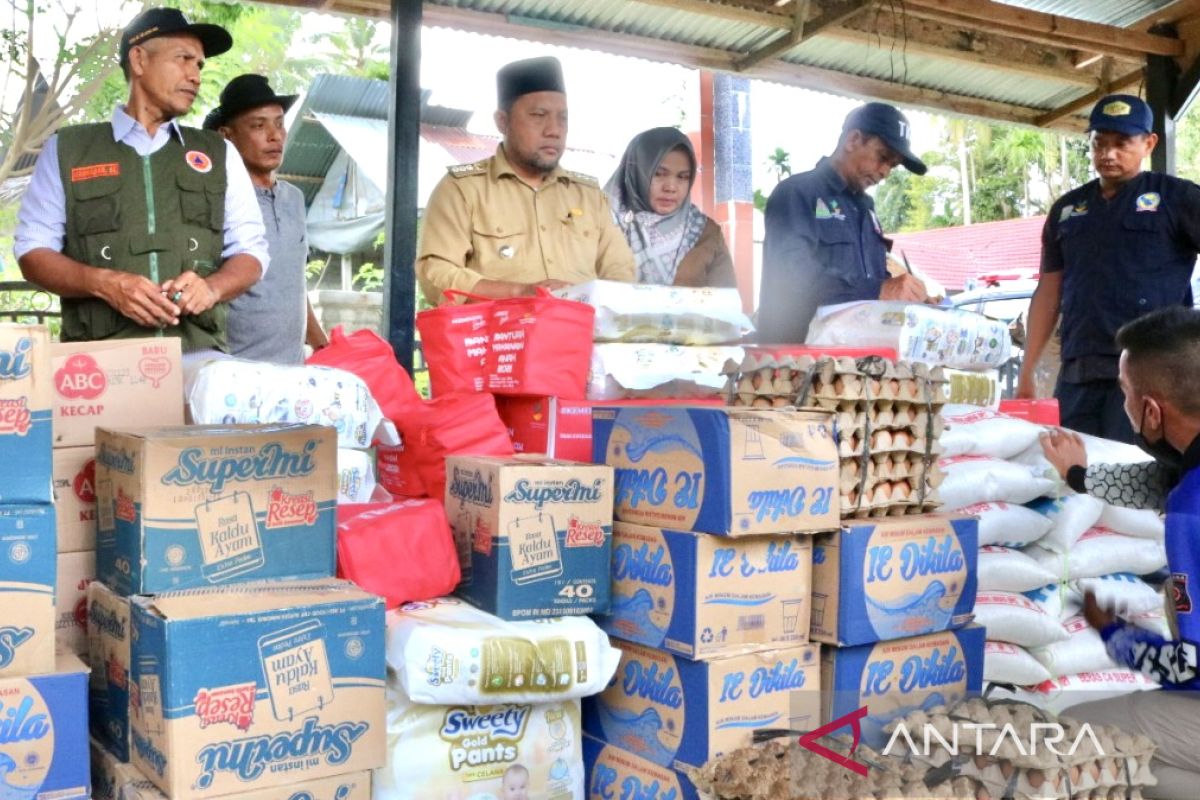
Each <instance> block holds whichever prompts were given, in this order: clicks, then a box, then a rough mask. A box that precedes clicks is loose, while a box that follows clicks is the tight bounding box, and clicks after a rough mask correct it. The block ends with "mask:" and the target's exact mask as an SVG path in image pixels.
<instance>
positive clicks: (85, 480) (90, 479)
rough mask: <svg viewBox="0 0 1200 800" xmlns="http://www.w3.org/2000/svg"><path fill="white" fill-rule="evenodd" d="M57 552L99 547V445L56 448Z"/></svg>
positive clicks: (55, 508) (55, 503) (55, 507)
mask: <svg viewBox="0 0 1200 800" xmlns="http://www.w3.org/2000/svg"><path fill="white" fill-rule="evenodd" d="M54 510H55V512H56V513H57V515H58V553H59V555H62V554H63V553H80V552H83V551H84V550H92V551H95V549H96V447H95V445H88V446H87V447H56V448H54Z"/></svg>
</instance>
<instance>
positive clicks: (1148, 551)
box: [1025, 528, 1167, 580]
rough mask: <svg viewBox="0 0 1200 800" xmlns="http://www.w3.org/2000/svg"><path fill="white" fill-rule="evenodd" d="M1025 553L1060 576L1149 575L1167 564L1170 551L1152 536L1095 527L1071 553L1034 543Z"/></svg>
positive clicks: (1074, 578)
mask: <svg viewBox="0 0 1200 800" xmlns="http://www.w3.org/2000/svg"><path fill="white" fill-rule="evenodd" d="M1025 552H1026V553H1028V554H1029V555H1031V556H1033V558H1034V559H1036V560H1037V561H1039V562H1041V563H1042V564H1043V565H1044V566H1046V567H1048V568H1049V569H1050V570H1052V571H1053V572H1054V573H1055V574H1056V575H1058V576H1059V578H1060V579H1070V580H1077V579H1079V578H1098V577H1100V576H1101V575H1111V574H1112V573H1114V572H1131V573H1133V574H1134V575H1146V574H1149V573H1151V572H1154V571H1155V570H1158V569H1162V568H1163V567H1164V566H1166V564H1167V552H1166V550H1165V549H1163V546H1162V545H1161V544H1160V543H1158V542H1155V541H1153V540H1151V539H1135V538H1134V537H1132V536H1122V535H1121V534H1119V533H1113V532H1112V531H1110V530H1107V529H1105V528H1092V529H1091V530H1089V531H1088V532H1087V533H1085V534H1084V535H1083V536H1081V537H1080V538H1079V541H1078V542H1076V543H1075V544H1074V545H1073V546H1072V547H1071V552H1069V553H1065V554H1062V553H1055V552H1053V551H1050V550H1047V549H1046V548H1044V547H1042V546H1040V545H1036V544H1031V545H1030V546H1029V547H1027V548H1025Z"/></svg>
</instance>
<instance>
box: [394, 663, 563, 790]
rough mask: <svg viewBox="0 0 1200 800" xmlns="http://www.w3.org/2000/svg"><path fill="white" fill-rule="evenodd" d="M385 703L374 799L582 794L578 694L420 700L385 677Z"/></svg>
mask: <svg viewBox="0 0 1200 800" xmlns="http://www.w3.org/2000/svg"><path fill="white" fill-rule="evenodd" d="M387 704H388V709H387V765H386V766H384V767H382V768H380V769H377V770H375V772H374V773H373V779H372V787H373V793H372V798H373V800H430V799H431V798H435V797H436V798H445V799H446V800H458V799H460V798H461V800H500V799H501V798H506V797H522V796H524V797H530V798H550V797H553V798H560V797H561V798H563V800H583V798H584V776H583V748H582V742H581V739H580V712H579V701H578V700H561V701H559V702H554V703H542V704H537V705H534V704H529V703H526V704H497V705H488V706H462V705H454V706H429V705H418V704H414V703H410V702H409V701H408V699H407V698H405V697H404V695H403V692H402V691H401V690H400V688H399V687H398V686H396V685H395V684H393V683H391V682H389V683H388V684H387ZM501 755H502V757H501V758H497V756H501ZM521 787H524V791H523V792H522V791H520V788H521Z"/></svg>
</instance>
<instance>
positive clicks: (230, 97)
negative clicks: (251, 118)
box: [204, 74, 299, 131]
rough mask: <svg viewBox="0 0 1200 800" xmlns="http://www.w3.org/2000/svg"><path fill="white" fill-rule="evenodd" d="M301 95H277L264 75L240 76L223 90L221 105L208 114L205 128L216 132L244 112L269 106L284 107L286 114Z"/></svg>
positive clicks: (205, 119)
mask: <svg viewBox="0 0 1200 800" xmlns="http://www.w3.org/2000/svg"><path fill="white" fill-rule="evenodd" d="M298 96H299V95H294V94H275V90H274V89H272V88H271V84H270V83H268V82H267V79H266V77H264V76H262V75H254V74H246V75H238V76H237V77H236V78H234V79H233V80H231V81H230V82H229V83H227V84H225V88H224V89H222V90H221V99H220V105H218V106H217V107H216V108H214V109H213V110H212V111H210V112H208V116H206V117H205V118H204V127H205V128H206V129H207V130H210V131H215V130H216V129H217V128H220V127H221V126H222V125H224V124H225V123H227V122H229V121H230V120H231V119H233V118H234V117H236V116H237V115H238V114H240V113H242V112H243V111H249V110H250V109H252V108H258V107H259V106H267V105H280V106H283V111H284V113H287V110H288V109H289V108H291V107H292V104H293V103H295V102H296V98H297V97H298Z"/></svg>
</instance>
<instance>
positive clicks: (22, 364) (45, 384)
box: [0, 324, 54, 503]
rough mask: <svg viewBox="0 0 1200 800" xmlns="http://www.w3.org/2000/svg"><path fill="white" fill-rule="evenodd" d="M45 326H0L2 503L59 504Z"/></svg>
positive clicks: (0, 476) (0, 491) (0, 499)
mask: <svg viewBox="0 0 1200 800" xmlns="http://www.w3.org/2000/svg"><path fill="white" fill-rule="evenodd" d="M52 381H53V376H52V370H51V362H50V332H49V330H48V329H47V328H46V326H44V325H16V324H0V503H52V502H54V490H53V481H54V469H53V466H52V464H51V448H52V447H53V434H52V432H51V429H52V427H53V422H52V418H53V417H52V409H53V407H54V385H53V382H52Z"/></svg>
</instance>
